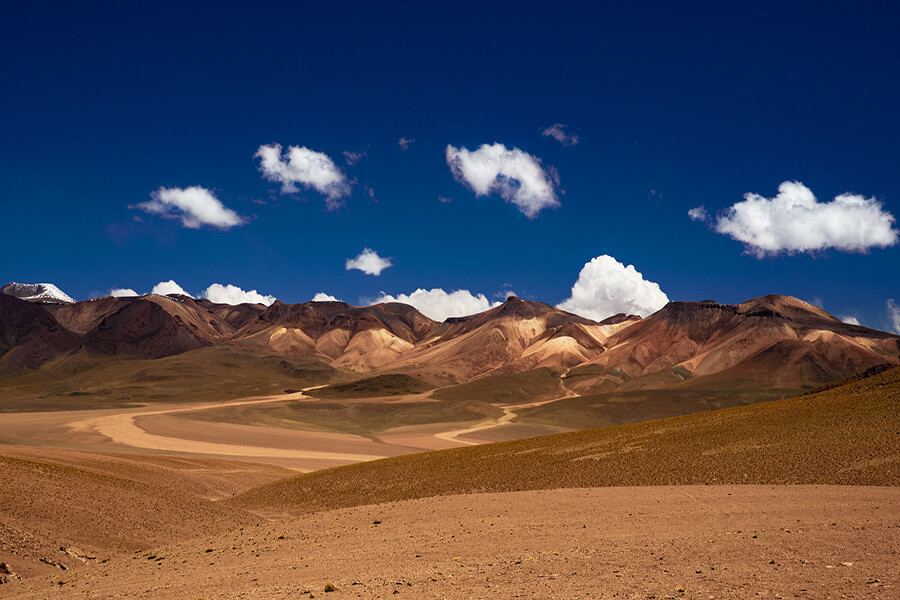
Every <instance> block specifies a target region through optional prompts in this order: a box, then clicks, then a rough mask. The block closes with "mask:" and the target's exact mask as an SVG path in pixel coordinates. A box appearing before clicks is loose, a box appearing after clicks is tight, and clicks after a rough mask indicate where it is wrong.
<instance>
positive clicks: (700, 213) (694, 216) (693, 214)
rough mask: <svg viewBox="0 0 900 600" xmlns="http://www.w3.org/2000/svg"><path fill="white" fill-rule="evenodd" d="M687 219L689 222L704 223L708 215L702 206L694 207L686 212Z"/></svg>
mask: <svg viewBox="0 0 900 600" xmlns="http://www.w3.org/2000/svg"><path fill="white" fill-rule="evenodd" d="M688 217H690V219H691V221H705V220H706V219H707V218H708V217H709V214H708V213H707V212H706V208H705V207H704V206H696V207H694V208H692V209H691V210H689V211H688Z"/></svg>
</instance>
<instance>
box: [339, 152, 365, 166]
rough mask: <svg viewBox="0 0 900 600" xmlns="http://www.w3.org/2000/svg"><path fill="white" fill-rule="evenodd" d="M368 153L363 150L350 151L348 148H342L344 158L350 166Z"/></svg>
mask: <svg viewBox="0 0 900 600" xmlns="http://www.w3.org/2000/svg"><path fill="white" fill-rule="evenodd" d="M366 156H368V154H367V153H366V152H365V151H362V152H351V151H349V150H344V160H346V161H347V164H348V165H350V166H351V167H352V166H353V165H355V164H356V163H358V162H359V161H361V160H362V159H364V158H365V157H366Z"/></svg>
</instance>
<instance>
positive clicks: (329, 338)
mask: <svg viewBox="0 0 900 600" xmlns="http://www.w3.org/2000/svg"><path fill="white" fill-rule="evenodd" d="M434 325H435V322H434V321H432V320H431V319H429V318H427V317H425V316H424V315H422V314H421V313H420V312H419V311H417V310H416V309H414V308H413V307H411V306H408V305H406V304H400V303H388V304H376V305H373V306H367V307H356V306H350V305H348V304H345V303H343V302H306V303H304V304H293V305H289V304H284V303H282V302H275V303H274V304H272V306H270V307H269V308H267V309H266V310H265V311H263V312H262V313H261V314H260V315H259V316H258V317H257V318H256V319H255V320H253V321H251V322H249V323H248V324H247V325H245V326H244V327H243V328H242V329H241V330H240V331H238V332H237V334H236V335H235V336H234V338H233V339H234V340H235V341H236V342H238V343H242V344H249V345H252V346H256V347H262V348H267V349H270V350H272V351H275V352H282V353H286V354H294V355H300V356H306V357H317V358H320V359H322V360H324V361H328V362H331V363H332V364H333V365H334V366H343V367H347V368H350V369H355V370H360V371H367V370H372V369H376V368H379V367H383V366H385V365H387V364H390V363H392V362H393V361H395V360H396V359H397V357H399V356H400V355H401V354H403V353H404V352H406V351H408V350H410V349H411V348H412V347H413V346H414V344H415V343H416V342H417V341H418V340H419V339H421V338H422V337H423V336H424V335H425V334H427V333H428V332H429V331H430V330H431V328H432V327H434Z"/></svg>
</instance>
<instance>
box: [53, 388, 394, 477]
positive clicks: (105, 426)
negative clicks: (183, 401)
mask: <svg viewBox="0 0 900 600" xmlns="http://www.w3.org/2000/svg"><path fill="white" fill-rule="evenodd" d="M317 387H318V386H317ZM309 389H312V388H307V389H306V390H304V392H305V391H308V390H309ZM288 400H289V401H297V400H312V399H310V398H309V397H308V396H306V395H305V394H304V393H303V392H300V393H297V394H288V395H282V396H269V397H264V398H253V399H246V400H239V401H236V402H210V403H205V404H199V405H197V404H194V405H182V406H175V407H166V408H155V409H149V410H148V409H137V410H131V411H128V412H124V413H119V414H109V415H105V416H99V417H94V418H89V419H84V420H81V421H75V422H72V423H69V427H70V428H71V429H72V430H73V431H75V432H96V433H99V434H101V435H103V436H105V437H107V438H109V439H110V440H112V441H113V442H115V443H118V444H122V445H124V446H130V447H133V448H144V449H148V450H163V451H168V452H186V453H192V454H206V455H212V456H240V457H256V458H262V457H275V458H282V459H283V458H292V459H304V460H305V459H309V460H316V461H322V460H326V461H343V462H363V461H369V460H376V459H379V458H385V456H383V455H377V454H356V453H351V452H331V451H321V450H295V449H286V448H271V447H266V446H252V445H244V444H230V443H223V442H208V441H201V440H193V439H185V438H176V437H168V436H165V435H155V434H152V433H149V432H147V431H144V430H143V429H141V428H140V427H138V425H137V424H136V423H135V419H136V418H138V417H146V416H150V415H164V414H172V413H180V412H196V411H201V410H209V409H213V408H222V407H226V406H243V405H248V404H265V403H271V402H284V401H288Z"/></svg>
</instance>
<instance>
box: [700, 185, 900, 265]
mask: <svg viewBox="0 0 900 600" xmlns="http://www.w3.org/2000/svg"><path fill="white" fill-rule="evenodd" d="M894 221H895V219H894V216H893V215H892V214H891V213H889V212H887V211H886V210H884V209H883V208H882V206H881V203H880V202H878V201H877V200H876V199H875V198H864V197H863V196H860V195H857V194H850V193H846V194H841V195H840V196H837V197H836V198H835V199H834V200H832V201H831V202H819V201H818V200H816V197H815V196H814V195H813V193H812V192H811V191H810V190H809V188H807V187H806V186H804V185H803V184H802V183H800V182H798V181H785V182H784V183H782V184H781V185H780V186H778V194H777V195H776V196H775V197H774V198H765V197H763V196H760V195H759V194H745V195H744V200H743V202H738V203H737V204H735V205H733V206H732V207H730V208H729V209H728V210H727V211H726V212H725V213H724V214H722V215H720V216H719V217H718V219H717V220H716V223H715V230H716V231H717V232H718V233H721V234H724V235H727V236H730V237H731V238H733V239H735V240H738V241H740V242H743V243H744V244H745V247H746V252H747V253H748V254H752V255H754V256H756V257H757V258H762V257H764V256H767V255H776V254H779V253H781V252H786V253H788V254H793V253H798V252H816V251H820V250H826V249H829V248H834V249H835V250H840V251H843V252H866V251H868V250H869V249H871V248H885V247H888V246H893V245H894V244H896V243H897V240H898V234H900V232H898V231H897V230H896V229H894V228H893V224H894Z"/></svg>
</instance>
